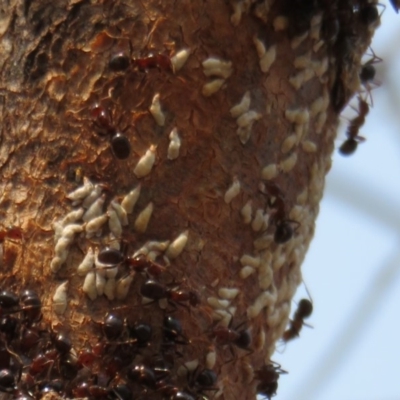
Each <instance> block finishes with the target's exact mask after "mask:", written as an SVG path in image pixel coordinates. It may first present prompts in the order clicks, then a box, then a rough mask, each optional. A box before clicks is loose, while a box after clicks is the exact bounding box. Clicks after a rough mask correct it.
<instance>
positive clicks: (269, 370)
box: [254, 361, 287, 400]
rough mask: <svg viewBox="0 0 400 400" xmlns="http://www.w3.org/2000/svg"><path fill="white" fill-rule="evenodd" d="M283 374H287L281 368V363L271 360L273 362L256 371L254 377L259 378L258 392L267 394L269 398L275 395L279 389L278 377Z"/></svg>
mask: <svg viewBox="0 0 400 400" xmlns="http://www.w3.org/2000/svg"><path fill="white" fill-rule="evenodd" d="M281 374H287V372H286V371H284V370H283V369H281V366H280V365H279V364H276V363H274V362H273V361H271V364H266V365H264V366H262V367H261V368H260V369H258V370H256V371H255V372H254V378H255V379H257V380H259V381H260V383H259V384H258V385H257V394H258V395H262V396H266V398H267V399H268V400H270V399H271V397H272V396H275V394H276V390H277V389H278V379H279V377H280V375H281Z"/></svg>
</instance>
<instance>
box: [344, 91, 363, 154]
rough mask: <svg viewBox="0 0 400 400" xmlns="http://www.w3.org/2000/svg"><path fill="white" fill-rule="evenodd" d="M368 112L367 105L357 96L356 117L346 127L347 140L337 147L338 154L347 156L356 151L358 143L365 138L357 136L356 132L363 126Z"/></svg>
mask: <svg viewBox="0 0 400 400" xmlns="http://www.w3.org/2000/svg"><path fill="white" fill-rule="evenodd" d="M368 112H369V104H368V103H367V102H366V101H365V100H364V99H362V98H361V96H358V115H357V116H356V117H355V118H353V119H352V120H351V121H350V123H349V126H348V127H347V131H346V136H347V139H346V140H345V141H344V143H343V144H342V145H341V146H340V147H339V153H340V154H342V155H344V156H349V155H351V154H353V153H354V152H355V151H356V150H357V146H358V143H360V142H363V141H364V140H365V138H363V137H362V136H358V131H359V130H360V128H361V127H362V126H363V125H364V122H365V117H366V116H367V114H368Z"/></svg>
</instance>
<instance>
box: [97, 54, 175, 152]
mask: <svg viewBox="0 0 400 400" xmlns="http://www.w3.org/2000/svg"><path fill="white" fill-rule="evenodd" d="M109 68H110V70H111V71H113V72H121V71H126V70H128V69H133V70H135V71H138V73H146V72H147V71H148V70H150V69H155V68H157V69H159V70H163V71H166V72H172V71H173V68H172V63H171V59H170V57H169V56H168V55H166V54H161V53H155V54H153V53H150V54H148V55H146V56H144V57H141V58H131V57H130V56H129V55H128V54H126V53H124V52H118V53H116V54H114V55H112V56H111V58H110V61H109ZM90 114H91V119H92V121H93V126H94V129H95V132H96V133H97V134H98V135H99V136H105V137H108V138H109V141H110V146H111V150H112V152H113V154H114V156H115V157H116V158H117V159H119V160H125V159H127V158H128V157H129V155H130V153H131V145H130V142H129V139H128V138H127V136H126V135H125V133H124V131H125V130H126V129H128V127H129V126H128V127H126V128H125V129H121V128H120V127H118V125H119V124H118V123H117V122H116V121H114V117H113V114H112V112H111V111H110V109H108V108H107V107H106V106H104V105H103V104H100V103H96V104H94V105H93V106H92V108H91V111H90Z"/></svg>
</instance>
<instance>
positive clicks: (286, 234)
mask: <svg viewBox="0 0 400 400" xmlns="http://www.w3.org/2000/svg"><path fill="white" fill-rule="evenodd" d="M259 189H260V191H261V193H264V194H267V195H268V196H269V199H268V205H269V207H271V208H274V209H275V214H274V216H273V220H274V221H275V226H276V228H275V234H274V241H275V243H278V244H284V243H286V242H288V241H289V240H290V239H291V238H292V237H293V235H294V233H295V232H296V229H297V227H298V226H300V222H298V221H294V220H292V219H288V218H287V213H286V204H285V199H284V196H283V193H282V191H281V190H280V188H279V187H278V186H277V185H276V184H275V183H268V184H266V185H265V184H260V186H259ZM271 197H274V198H275V199H274V201H273V202H272V199H271ZM292 224H295V225H296V228H295V229H293V226H292Z"/></svg>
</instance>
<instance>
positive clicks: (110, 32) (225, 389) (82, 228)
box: [0, 0, 379, 400]
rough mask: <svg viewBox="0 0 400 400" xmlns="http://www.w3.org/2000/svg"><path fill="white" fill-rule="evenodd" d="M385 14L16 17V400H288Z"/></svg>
mask: <svg viewBox="0 0 400 400" xmlns="http://www.w3.org/2000/svg"><path fill="white" fill-rule="evenodd" d="M5 3H7V4H5ZM306 3H307V4H306ZM374 11H376V6H375V5H374V4H370V3H368V2H367V1H366V0H357V1H356V0H353V1H345V0H338V1H332V0H320V1H317V0H315V1H309V2H302V1H300V0H294V1H289V0H285V1H279V2H274V1H273V0H269V1H268V0H267V1H254V0H253V1H250V0H246V1H231V2H227V1H189V0H181V1H169V0H163V1H156V0H148V1H139V0H132V1H125V2H124V1H105V0H104V1H92V2H91V1H87V0H74V1H72V0H71V1H63V0H58V1H55V2H48V1H44V0H40V1H39V0H36V1H32V0H24V1H23V2H22V1H17V0H15V1H13V0H9V1H6V2H3V5H2V6H1V13H0V16H1V19H0V21H1V23H0V35H1V54H2V57H1V61H0V63H1V78H0V81H1V108H0V115H1V120H2V129H1V147H0V167H1V174H2V180H1V182H0V193H1V210H2V218H3V221H2V225H3V230H2V234H1V237H2V252H3V260H2V266H1V275H0V276H1V278H0V282H1V289H2V290H3V292H2V293H1V295H0V296H2V297H0V305H1V307H2V308H1V309H0V310H2V312H3V317H2V320H1V321H2V322H1V324H0V329H1V330H2V334H1V335H2V336H1V348H0V352H1V354H0V359H1V358H2V359H3V360H4V361H3V360H1V361H0V363H1V365H0V369H1V370H2V371H0V372H1V373H2V374H3V376H0V391H2V392H3V395H4V397H5V398H21V399H22V398H41V397H42V396H44V397H47V398H50V397H51V398H56V397H57V396H60V397H62V398H65V397H69V398H78V397H88V398H93V399H97V398H107V399H108V398H110V399H113V398H115V399H129V398H140V399H162V398H163V399H189V400H190V399H197V398H201V396H209V397H213V396H214V398H220V399H228V400H233V399H254V398H255V395H256V393H259V394H261V395H264V396H265V397H266V398H270V396H272V395H273V394H274V393H275V390H276V384H277V379H278V378H279V373H281V370H280V369H279V368H278V366H277V365H275V364H271V361H270V359H271V356H272V354H273V352H274V348H275V343H276V342H277V340H279V339H280V338H281V337H282V334H283V333H284V332H285V329H286V326H287V324H288V319H289V314H290V307H291V299H292V296H293V294H294V293H295V291H296V288H297V286H298V285H299V284H300V283H301V281H302V279H301V272H300V266H301V263H302V261H303V258H304V256H305V253H306V250H307V248H308V245H309V243H310V240H311V238H312V236H313V233H314V223H315V218H316V216H317V213H318V204H319V201H320V199H321V196H322V191H323V187H324V179H325V174H326V173H327V172H328V170H329V168H330V165H331V153H332V151H333V147H334V143H333V142H334V139H335V132H336V125H337V122H338V115H339V114H340V111H341V110H342V108H343V107H344V106H345V104H346V103H347V102H348V100H349V99H350V98H351V97H352V96H353V94H354V93H355V92H356V91H358V90H359V86H360V82H359V70H360V65H361V56H362V54H363V53H364V52H365V50H366V49H367V46H368V45H369V43H370V39H371V35H372V34H373V31H374V29H375V27H376V25H378V23H379V17H378V16H377V15H375V13H374ZM339 28H340V29H339ZM77 189H78V190H77ZM96 196H98V197H96ZM92 201H94V203H91V202H92ZM90 204H92V205H91V206H90ZM121 207H122V208H121ZM75 211H76V212H75ZM71 212H73V213H72V214H71ZM126 213H127V214H126ZM67 216H68V217H67ZM10 226H13V227H14V228H10ZM106 246H111V247H113V246H115V247H116V248H120V247H119V246H121V250H120V251H117V250H115V251H105V248H106ZM92 250H93V252H94V254H95V261H96V262H95V263H94V264H93V257H92V258H91V253H90V252H91V251H92ZM97 252H100V255H99V257H100V258H98V256H97V255H96V254H97ZM88 254H89V255H88ZM83 260H85V263H83V262H82V261H83ZM99 260H101V261H103V263H100V262H99ZM104 264H107V265H108V266H104ZM78 266H79V268H78ZM28 289H29V290H33V291H35V292H36V293H37V294H38V296H39V297H40V300H41V302H42V309H41V311H42V314H43V317H42V318H40V317H39V316H38V313H37V299H36V298H35V295H34V294H33V293H28V294H25V297H24V296H23V295H21V292H22V291H23V290H28ZM4 291H10V292H11V293H7V292H4ZM12 294H15V295H17V296H19V299H14V298H13V296H12ZM144 297H148V298H150V301H148V300H146V299H145V298H144ZM146 302H147V303H150V304H145V303H146ZM297 320H298V318H297ZM10 321H11V322H10ZM298 322H299V321H298ZM139 323H140V324H142V328H143V329H144V330H145V331H146V332H145V334H144V335H145V336H146V335H147V334H148V331H147V328H148V327H151V328H152V332H153V334H152V337H151V338H145V339H140V336H139V335H140V330H139V328H138V325H137V324H139ZM179 323H180V324H181V325H182V331H180V326H179ZM13 324H14V325H13ZM119 324H122V326H120V325H119ZM300 328H301V318H300V326H297V328H296V326H292V328H291V330H289V331H288V332H287V333H286V335H285V338H286V339H288V335H289V336H295V335H296V334H297V333H298V330H299V329H300ZM120 329H121V331H120ZM142 333H143V332H142ZM65 337H68V338H70V339H71V342H72V349H70V348H69V346H68V343H67V339H65ZM85 352H86V353H85ZM84 354H86V358H84ZM41 355H43V357H42V358H41V357H40V356H41ZM91 355H93V360H92V359H91V357H90V356H91ZM160 365H161V367H160ZM283 368H284V366H283ZM267 370H268V371H270V372H271V374H272V376H267V375H266V371H267ZM212 371H213V372H212ZM214 373H215V374H216V379H214V375H213V374H214ZM1 379H3V381H1ZM58 380H59V381H58ZM84 383H86V384H87V385H86V386H85V385H84ZM124 390H125V392H124ZM56 393H58V394H56ZM124 393H125V394H124ZM23 396H25V397H23Z"/></svg>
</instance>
